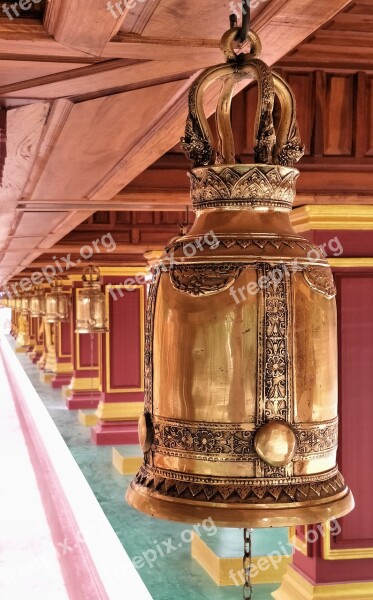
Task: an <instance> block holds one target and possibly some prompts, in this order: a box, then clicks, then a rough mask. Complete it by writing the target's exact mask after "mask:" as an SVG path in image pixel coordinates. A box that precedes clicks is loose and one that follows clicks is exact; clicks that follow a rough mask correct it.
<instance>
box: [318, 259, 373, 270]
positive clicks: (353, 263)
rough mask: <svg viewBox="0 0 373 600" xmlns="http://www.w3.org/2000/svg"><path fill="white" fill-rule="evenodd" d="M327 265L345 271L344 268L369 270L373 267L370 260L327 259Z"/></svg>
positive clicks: (372, 261)
mask: <svg viewBox="0 0 373 600" xmlns="http://www.w3.org/2000/svg"><path fill="white" fill-rule="evenodd" d="M328 263H329V265H330V266H331V267H334V268H337V269H338V268H339V269H345V268H349V267H351V268H354V267H355V268H364V267H365V268H371V267H373V257H372V258H369V257H368V258H328Z"/></svg>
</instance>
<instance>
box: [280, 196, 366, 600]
mask: <svg viewBox="0 0 373 600" xmlns="http://www.w3.org/2000/svg"><path fill="white" fill-rule="evenodd" d="M294 223H295V225H296V228H297V230H298V231H299V232H300V231H302V233H305V234H306V235H307V237H308V238H309V239H311V240H312V241H313V242H314V243H316V244H317V245H320V246H321V247H323V248H324V251H325V253H326V254H327V256H328V258H329V262H330V264H331V266H332V268H333V271H334V278H335V282H336V287H337V307H338V338H339V339H338V345H339V350H338V353H339V356H338V361H339V403H340V405H339V450H338V462H339V467H340V469H341V472H342V473H343V475H344V477H345V478H346V481H347V482H348V485H349V486H350V487H351V490H352V492H353V494H354V497H355V502H356V507H355V509H354V510H353V512H352V513H350V514H349V515H347V516H346V517H344V518H342V519H339V521H338V522H337V523H335V522H333V521H332V522H331V523H326V524H322V525H320V524H319V525H313V526H309V527H307V528H304V527H297V528H296V531H295V533H296V538H295V539H296V550H295V554H294V560H293V564H292V566H291V567H289V569H288V571H287V573H286V575H285V577H284V579H283V583H282V585H281V587H280V589H279V590H278V591H276V592H274V594H273V597H274V598H275V599H276V600H294V599H295V598H296V599H297V600H306V599H307V600H312V599H316V598H317V599H318V600H324V599H325V600H326V599H327V598H328V599H330V598H334V599H335V600H342V599H343V600H364V599H368V598H373V511H372V498H373V478H372V476H371V473H372V466H371V447H372V442H371V439H372V423H373V402H372V384H371V370H372V364H373V206H356V205H354V206H346V205H344V206H334V205H333V206H307V207H303V208H300V209H296V210H295V211H294Z"/></svg>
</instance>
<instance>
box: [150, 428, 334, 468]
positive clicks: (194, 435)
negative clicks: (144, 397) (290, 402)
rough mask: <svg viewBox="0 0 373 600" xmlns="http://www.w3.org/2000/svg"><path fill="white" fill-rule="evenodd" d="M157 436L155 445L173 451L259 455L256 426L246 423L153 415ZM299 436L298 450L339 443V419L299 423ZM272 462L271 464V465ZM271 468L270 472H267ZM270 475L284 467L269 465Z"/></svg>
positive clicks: (315, 449)
mask: <svg viewBox="0 0 373 600" xmlns="http://www.w3.org/2000/svg"><path fill="white" fill-rule="evenodd" d="M153 425H154V439H153V444H152V449H153V450H154V451H155V452H160V451H163V450H165V449H167V450H168V449H172V450H175V451H176V452H175V453H173V455H175V456H177V455H178V454H177V453H178V452H179V453H180V454H185V453H186V452H190V453H199V454H201V453H202V454H206V455H212V454H218V455H219V454H220V455H221V454H225V455H232V457H233V456H240V457H241V458H242V456H243V455H245V456H248V455H250V456H251V457H253V458H255V459H256V458H257V455H256V452H255V449H254V437H255V431H256V430H255V429H254V427H253V429H250V430H249V429H247V426H246V427H245V425H244V424H242V425H241V426H239V425H237V424H236V425H233V424H232V425H231V424H226V423H199V422H192V421H172V420H169V419H163V418H161V417H153ZM294 427H295V432H296V436H297V442H298V444H297V454H298V455H299V454H300V455H305V454H309V453H312V454H313V455H314V454H316V453H317V452H325V451H327V450H331V449H335V448H336V447H337V435H338V421H337V420H336V419H335V420H333V421H328V422H326V423H315V424H314V425H308V424H307V425H305V424H297V425H295V426H294ZM263 464H264V463H263ZM267 466H268V465H267ZM267 471H268V474H267ZM267 471H266V475H265V476H266V477H267V476H268V477H273V476H276V477H278V476H280V475H281V476H283V474H282V471H281V469H277V470H276V469H272V471H273V472H271V473H270V471H269V470H268V469H267Z"/></svg>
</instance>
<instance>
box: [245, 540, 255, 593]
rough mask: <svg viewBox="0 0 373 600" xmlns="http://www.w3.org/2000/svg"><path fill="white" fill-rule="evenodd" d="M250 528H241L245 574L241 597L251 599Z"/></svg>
mask: <svg viewBox="0 0 373 600" xmlns="http://www.w3.org/2000/svg"><path fill="white" fill-rule="evenodd" d="M252 531H253V530H252V529H244V530H243V539H244V545H243V548H244V555H243V570H244V576H245V583H244V586H243V599H244V600H252V597H253V586H252V585H251V564H252V541H251V534H252Z"/></svg>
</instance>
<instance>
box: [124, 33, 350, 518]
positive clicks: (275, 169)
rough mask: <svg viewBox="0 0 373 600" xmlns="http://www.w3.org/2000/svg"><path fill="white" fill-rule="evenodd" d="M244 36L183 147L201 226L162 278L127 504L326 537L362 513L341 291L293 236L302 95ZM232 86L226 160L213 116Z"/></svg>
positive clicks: (225, 118)
mask: <svg viewBox="0 0 373 600" xmlns="http://www.w3.org/2000/svg"><path fill="white" fill-rule="evenodd" d="M237 32H238V30H237V28H233V29H231V30H229V31H228V32H227V33H226V34H225V35H224V36H223V38H222V42H221V46H222V49H223V51H224V54H225V56H226V59H227V62H226V63H225V64H222V65H218V66H215V67H211V68H209V69H207V70H206V71H204V72H203V73H202V74H201V75H200V76H199V77H198V79H196V81H195V82H194V83H193V85H192V87H191V89H190V94H189V116H188V119H187V123H186V131H185V136H184V138H182V147H183V149H184V150H185V152H186V154H187V156H188V157H189V158H190V159H191V160H192V161H193V168H192V170H191V172H190V173H189V177H190V181H191V197H192V201H193V208H194V211H195V213H196V220H195V222H194V224H193V226H192V228H191V230H190V232H189V233H188V234H187V235H184V236H182V237H180V238H177V239H173V240H172V242H171V243H170V245H169V246H168V247H167V248H166V249H165V252H164V256H163V259H162V269H155V270H154V275H153V281H152V285H151V289H150V294H149V298H148V306H147V316H146V340H145V344H146V350H145V410H144V414H143V415H142V417H141V419H140V423H139V434H140V440H141V445H142V448H143V452H144V461H143V465H142V466H141V468H140V470H139V472H138V474H137V475H136V477H135V479H134V480H133V481H132V483H131V485H130V487H129V489H128V491H127V496H126V497H127V501H128V503H129V504H130V505H131V506H133V507H135V508H137V509H138V510H140V511H142V512H144V513H147V514H149V515H152V516H155V517H160V518H166V519H171V520H177V521H183V522H197V521H199V522H200V520H201V519H203V518H208V517H211V518H213V520H214V522H215V523H216V525H221V526H232V527H242V526H243V525H245V526H247V527H269V526H275V527H276V526H287V525H295V524H307V523H315V522H321V521H325V520H327V519H330V518H336V517H340V516H342V515H345V514H346V513H348V512H349V511H351V510H352V508H353V505H354V502H353V497H352V494H351V492H350V490H349V488H348V487H347V485H346V483H345V482H344V479H343V477H342V475H341V474H340V472H339V471H338V467H337V464H336V454H337V441H338V415H337V403H338V389H337V381H338V374H337V327H336V303H335V293H336V290H335V286H334V281H333V276H332V273H331V270H330V268H329V266H328V263H327V262H326V260H325V259H324V257H323V256H322V254H321V253H320V249H319V248H317V247H316V246H314V245H313V244H311V243H310V242H309V241H308V240H306V239H305V238H303V237H302V236H300V235H297V234H296V233H295V231H294V230H293V228H292V226H291V222H290V212H291V210H292V204H293V200H294V197H295V182H296V179H297V177H298V174H299V172H298V171H297V170H296V169H295V168H293V163H294V162H295V161H298V160H299V158H301V156H302V154H303V148H302V146H301V143H300V139H299V134H298V127H297V122H296V112H295V100H294V97H293V94H292V91H291V90H290V88H289V86H288V85H287V83H286V82H285V81H284V80H283V79H282V78H281V77H280V76H279V75H277V74H276V73H274V72H271V70H270V69H269V68H268V66H267V65H266V64H265V63H264V62H263V61H261V60H260V59H259V58H258V54H259V52H260V42H259V39H258V37H257V36H256V35H255V34H254V33H253V32H249V35H248V39H249V43H250V46H251V50H250V53H249V54H244V55H242V54H241V55H240V56H237V55H236V53H235V52H234V48H233V43H234V39H235V37H236V35H237ZM247 78H254V79H256V81H257V83H258V106H257V113H256V124H255V136H254V145H255V147H254V157H255V163H254V164H238V163H237V162H236V159H235V150H234V141H233V134H232V129H231V123H230V109H231V100H232V95H233V89H234V86H235V85H236V84H237V83H238V82H241V81H242V80H245V79H247ZM218 80H219V81H220V82H222V86H221V92H220V97H219V100H218V105H217V111H216V123H217V135H216V137H217V138H218V140H219V143H218V146H217V147H215V146H214V141H213V139H214V138H213V135H212V133H211V130H210V127H209V124H208V122H207V119H206V116H205V114H204V110H203V100H204V94H205V92H206V91H207V89H208V88H209V87H210V86H211V85H212V84H214V83H215V82H216V81H218ZM211 237H213V239H214V244H211ZM191 246H194V247H195V249H196V250H195V252H194V255H192V256H191V254H192V253H191V252H190V248H191ZM187 248H188V251H186V250H187ZM171 257H172V260H171ZM167 265H168V267H167ZM345 441H346V440H345Z"/></svg>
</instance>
